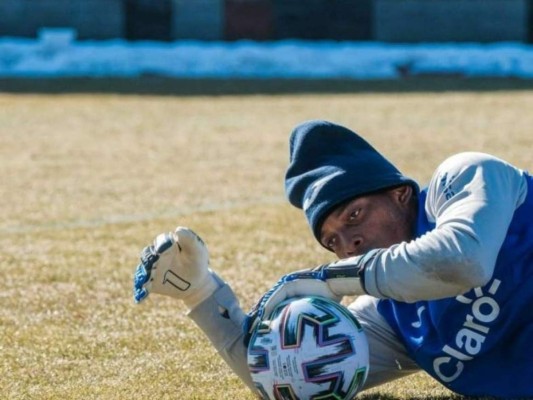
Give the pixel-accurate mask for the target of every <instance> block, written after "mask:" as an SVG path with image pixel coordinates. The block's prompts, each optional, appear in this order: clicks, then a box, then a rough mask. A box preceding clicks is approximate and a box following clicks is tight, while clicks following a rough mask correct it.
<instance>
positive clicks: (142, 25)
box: [124, 0, 172, 41]
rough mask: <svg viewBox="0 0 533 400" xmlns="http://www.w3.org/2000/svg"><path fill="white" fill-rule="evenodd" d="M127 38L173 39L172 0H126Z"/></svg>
mask: <svg viewBox="0 0 533 400" xmlns="http://www.w3.org/2000/svg"><path fill="white" fill-rule="evenodd" d="M124 9H125V13H126V24H125V25H126V39H128V40H158V41H170V40H171V21H172V3H171V0H125V7H124Z"/></svg>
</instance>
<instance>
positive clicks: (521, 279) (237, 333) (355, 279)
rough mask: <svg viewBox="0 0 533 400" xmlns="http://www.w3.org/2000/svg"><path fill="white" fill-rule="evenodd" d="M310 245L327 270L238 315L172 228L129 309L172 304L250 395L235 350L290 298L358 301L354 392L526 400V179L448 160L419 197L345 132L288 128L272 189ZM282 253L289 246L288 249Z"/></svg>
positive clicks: (532, 298) (467, 157)
mask: <svg viewBox="0 0 533 400" xmlns="http://www.w3.org/2000/svg"><path fill="white" fill-rule="evenodd" d="M285 188H286V193H287V196H288V198H289V201H290V202H291V203H292V204H293V205H294V206H296V207H298V208H301V209H302V210H303V212H304V214H305V217H306V218H307V221H308V223H309V226H310V228H311V232H312V233H313V235H314V237H315V238H316V239H317V241H318V242H319V243H320V245H322V246H323V247H325V248H326V249H328V250H330V251H331V252H333V253H335V255H336V256H337V257H338V258H339V259H341V260H340V261H337V262H334V263H331V264H328V265H323V266H320V267H317V268H315V269H312V270H303V271H297V272H294V273H292V274H289V275H287V276H285V277H282V278H281V280H280V281H279V282H278V283H277V284H276V285H275V286H274V287H273V288H272V289H271V290H270V291H269V292H267V293H266V294H265V295H264V296H263V297H262V298H261V300H260V301H259V303H258V304H257V306H256V307H255V308H254V309H253V310H252V312H250V314H245V313H244V312H243V311H242V310H241V309H240V307H239V303H238V300H237V299H236V297H235V295H234V294H233V292H232V291H231V288H230V287H229V286H228V285H227V284H226V283H224V282H223V281H222V280H221V279H220V278H219V277H218V276H217V275H216V274H215V273H214V272H213V271H211V270H210V269H209V268H208V256H207V250H206V249H205V246H204V245H203V243H202V242H201V240H200V239H199V238H198V237H197V236H196V235H195V234H194V233H193V232H192V231H190V230H188V229H185V228H178V229H177V230H176V232H175V233H173V234H162V235H160V236H158V237H157V238H156V241H155V243H154V245H153V246H149V247H148V248H146V249H145V250H144V252H143V255H142V257H141V258H142V262H141V264H140V265H139V269H138V271H137V274H136V279H135V289H136V293H135V298H136V300H137V301H141V300H143V299H144V298H145V297H146V296H147V295H148V294H149V293H150V292H154V293H162V294H167V295H170V296H173V297H176V298H180V299H183V300H184V301H185V303H186V305H187V306H188V307H189V309H190V310H191V312H190V314H189V315H190V317H191V318H192V319H193V320H194V321H195V322H196V323H197V324H198V326H199V327H200V328H201V329H202V330H203V331H204V332H205V333H206V334H207V336H208V337H209V339H210V340H211V342H212V343H213V345H214V346H215V348H216V349H217V350H218V351H219V353H220V354H221V355H222V357H223V358H224V359H225V360H226V362H227V363H228V364H229V365H230V366H231V367H232V369H233V370H234V371H235V372H236V373H237V374H238V375H239V376H240V377H241V379H242V380H243V381H244V382H245V383H246V384H248V385H249V386H250V387H251V388H253V383H252V382H251V379H250V374H249V372H248V370H247V367H246V347H245V344H244V341H243V339H245V338H246V336H247V334H248V332H249V330H250V329H253V327H254V326H255V325H256V323H257V321H259V320H260V319H261V318H263V317H264V316H265V315H268V314H269V312H270V311H271V310H272V309H273V308H274V307H275V306H276V304H278V303H279V302H281V301H283V300H285V299H287V298H291V297H294V296H304V295H321V296H326V297H329V298H332V299H337V300H338V299H340V298H342V296H347V295H349V296H358V297H357V298H356V300H355V302H354V303H353V304H351V305H350V306H349V309H350V311H351V312H352V313H353V314H354V315H355V316H356V317H357V319H358V320H359V321H360V322H361V324H362V325H363V327H364V330H365V333H366V336H367V338H368V342H369V348H370V373H369V376H368V379H367V382H366V385H365V388H370V387H374V386H376V385H380V384H382V383H385V382H390V381H392V380H394V379H397V378H400V377H403V376H406V375H407V374H410V373H413V372H417V371H419V370H424V371H426V372H427V373H428V374H430V375H431V376H432V377H433V378H435V379H436V380H438V381H439V382H441V383H442V384H443V385H445V386H446V387H447V388H449V389H450V390H452V391H454V392H457V393H460V394H463V395H473V396H477V395H480V396H483V395H485V396H496V397H507V398H510V397H531V396H533V384H532V383H531V377H532V376H533V350H532V349H531V343H533V307H532V306H533V178H532V177H531V176H530V175H529V174H528V173H527V172H525V171H523V170H521V169H519V168H517V167H515V166H512V165H511V164H509V163H507V162H505V161H503V160H501V159H498V158H496V157H494V156H491V155H488V154H483V153H474V152H469V153H460V154H457V155H454V156H452V157H450V158H448V159H447V160H445V161H444V162H443V163H442V164H441V165H439V166H438V168H437V169H436V171H435V172H434V174H433V176H432V178H431V180H430V182H429V185H428V186H427V187H426V188H425V189H423V190H420V188H419V186H418V184H417V183H416V182H415V181H413V180H412V179H409V178H407V177H405V176H404V175H403V174H401V172H400V171H398V169H397V168H396V167H394V166H393V165H392V164H391V163H390V162H389V161H388V160H387V159H386V158H385V157H383V156H382V155H381V154H380V153H379V152H378V151H376V149H374V148H373V147H372V146H371V145H370V144H369V143H367V142H366V141H365V140H364V139H362V138H361V137H360V136H358V135H357V134H355V133H354V132H352V131H350V130H349V129H347V128H345V127H343V126H339V125H336V124H333V123H330V122H326V121H309V122H306V123H303V124H301V125H299V126H297V127H296V129H295V130H294V132H293V134H292V136H291V139H290V165H289V168H288V170H287V173H286V180H285ZM289 245H290V244H289Z"/></svg>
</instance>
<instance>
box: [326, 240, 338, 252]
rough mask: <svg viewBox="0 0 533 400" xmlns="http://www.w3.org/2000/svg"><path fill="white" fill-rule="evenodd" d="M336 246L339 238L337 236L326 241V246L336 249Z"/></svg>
mask: <svg viewBox="0 0 533 400" xmlns="http://www.w3.org/2000/svg"><path fill="white" fill-rule="evenodd" d="M336 246H337V239H336V238H331V239H328V241H327V242H326V247H327V248H328V249H331V250H334V249H335V247H336Z"/></svg>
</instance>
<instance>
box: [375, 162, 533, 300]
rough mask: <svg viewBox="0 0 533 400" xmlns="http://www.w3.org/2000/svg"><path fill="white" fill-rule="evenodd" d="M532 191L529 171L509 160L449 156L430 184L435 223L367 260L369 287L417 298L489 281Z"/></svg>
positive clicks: (381, 292) (385, 295)
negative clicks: (517, 213)
mask: <svg viewBox="0 0 533 400" xmlns="http://www.w3.org/2000/svg"><path fill="white" fill-rule="evenodd" d="M526 194H527V183H526V179H525V176H524V172H523V171H521V170H519V169H517V168H515V167H513V166H512V165H510V164H508V163H506V162H505V161H502V160H500V159H498V158H495V157H492V156H490V155H487V154H481V153H461V154H458V155H456V156H454V157H451V158H449V159H448V160H446V161H445V162H444V163H443V164H441V165H440V166H439V168H438V169H437V171H436V172H435V174H434V175H433V177H432V179H431V182H430V184H429V187H428V196H427V199H426V204H425V213H426V215H427V217H428V219H429V221H430V222H434V223H435V228H434V229H433V230H432V231H430V232H428V233H427V234H425V235H423V236H421V237H419V238H417V239H415V240H413V241H411V242H409V243H405V242H404V243H401V244H398V245H395V246H392V247H390V248H388V249H386V250H385V251H382V252H381V253H380V254H379V256H378V257H376V258H375V259H374V260H373V262H372V263H369V264H368V265H366V266H365V289H366V291H367V292H368V293H369V294H370V295H372V296H375V297H380V298H392V299H395V300H400V301H406V302H415V301H418V300H433V299H439V298H444V297H452V296H456V295H458V294H461V293H464V292H466V291H468V290H470V289H472V288H474V287H477V286H482V285H484V284H485V283H487V282H488V280H490V278H491V277H492V274H493V271H494V266H495V262H496V258H497V256H498V253H499V250H500V247H501V245H502V243H503V241H504V239H505V235H506V232H507V229H508V227H509V224H510V222H511V220H512V217H513V214H514V212H515V210H516V209H517V208H518V207H519V206H520V205H521V204H522V203H523V201H524V199H525V197H526Z"/></svg>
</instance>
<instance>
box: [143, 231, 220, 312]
mask: <svg viewBox="0 0 533 400" xmlns="http://www.w3.org/2000/svg"><path fill="white" fill-rule="evenodd" d="M217 288H218V282H217V280H216V279H215V277H214V275H213V273H212V272H211V270H210V269H209V253H208V251H207V248H206V246H205V244H204V242H203V241H202V239H201V238H200V237H199V236H198V235H196V233H194V232H193V231H192V230H190V229H188V228H183V227H178V228H176V230H175V232H173V233H162V234H160V235H158V236H157V237H156V238H155V240H154V243H153V244H152V245H150V246H147V247H145V248H144V249H143V250H142V252H141V262H140V264H139V265H138V266H137V269H136V271H135V275H134V279H133V292H134V293H133V297H134V300H135V302H136V303H140V302H142V301H143V300H144V299H146V298H147V297H148V296H149V295H150V293H158V294H162V295H166V296H170V297H174V298H176V299H180V300H183V301H184V302H185V304H186V305H187V306H188V307H189V308H190V309H192V308H194V306H196V305H197V304H199V303H200V302H201V301H203V300H205V299H206V298H207V297H209V296H210V295H211V294H212V293H214V292H215V290H216V289H217Z"/></svg>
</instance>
